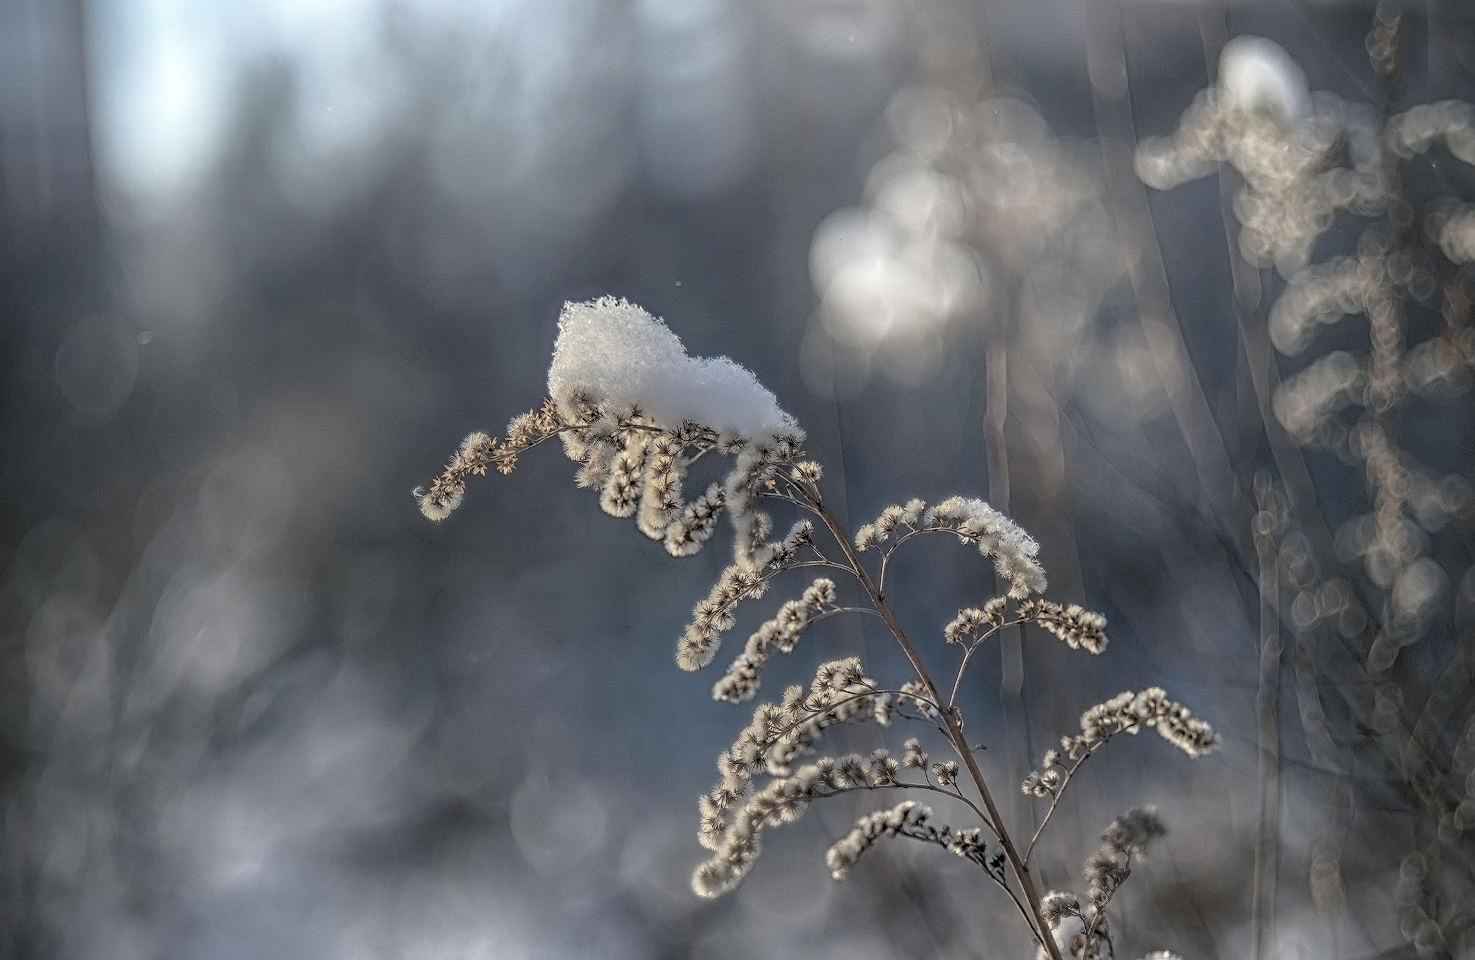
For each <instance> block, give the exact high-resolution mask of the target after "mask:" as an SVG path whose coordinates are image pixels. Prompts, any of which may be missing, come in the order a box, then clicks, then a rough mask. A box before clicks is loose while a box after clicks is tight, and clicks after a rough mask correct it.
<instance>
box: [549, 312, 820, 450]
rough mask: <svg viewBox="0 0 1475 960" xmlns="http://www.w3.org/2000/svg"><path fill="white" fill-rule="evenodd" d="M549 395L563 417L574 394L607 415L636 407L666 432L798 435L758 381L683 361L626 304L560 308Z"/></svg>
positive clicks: (726, 363)
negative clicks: (696, 427) (688, 425)
mask: <svg viewBox="0 0 1475 960" xmlns="http://www.w3.org/2000/svg"><path fill="white" fill-rule="evenodd" d="M548 392H549V395H550V396H552V397H553V401H554V403H556V404H558V406H559V408H560V409H563V410H565V411H566V412H567V411H569V410H570V409H571V408H572V405H573V401H574V398H575V397H576V396H578V395H579V394H583V395H585V396H587V397H588V398H589V399H590V400H592V401H594V402H595V403H596V404H599V405H600V406H603V407H605V408H606V409H608V410H610V411H611V412H615V413H622V412H624V411H627V410H629V409H630V408H631V407H639V408H640V411H641V413H642V415H644V416H646V417H650V418H651V419H653V420H655V421H656V422H657V423H659V424H661V425H663V426H666V427H676V426H679V425H680V424H681V423H683V422H684V421H687V420H691V421H695V422H696V423H700V424H702V425H704V426H707V427H710V428H712V429H713V430H716V431H717V432H718V433H722V434H737V435H739V436H742V437H745V438H748V439H761V438H765V437H774V436H779V435H783V434H792V433H797V432H798V429H799V428H798V425H797V424H796V423H795V422H794V418H793V417H790V416H789V415H788V414H787V413H785V412H784V411H783V410H781V409H780V408H779V405H778V400H777V399H775V398H774V395H773V394H772V393H770V392H769V391H768V389H767V388H766V387H764V386H763V385H762V384H761V383H759V382H758V378H757V377H755V376H753V374H752V373H750V372H749V371H748V370H746V369H745V368H743V367H741V366H739V365H738V364H736V363H733V362H732V361H731V360H729V359H727V358H726V357H713V358H706V357H689V356H687V355H686V348H685V347H683V346H682V345H681V339H680V338H679V337H677V336H676V334H674V333H672V332H671V331H670V329H668V328H667V327H666V325H665V324H664V323H663V322H661V321H660V320H659V319H657V318H655V317H652V316H651V315H650V314H648V313H646V312H645V311H644V310H642V309H641V308H640V307H637V306H635V305H634V304H632V303H629V302H627V301H625V300H621V299H616V298H614V297H604V298H602V299H599V300H594V301H591V302H589V303H567V304H564V307H563V314H562V316H560V317H559V319H558V342H557V344H556V345H555V346H554V348H553V365H552V366H550V367H549V368H548Z"/></svg>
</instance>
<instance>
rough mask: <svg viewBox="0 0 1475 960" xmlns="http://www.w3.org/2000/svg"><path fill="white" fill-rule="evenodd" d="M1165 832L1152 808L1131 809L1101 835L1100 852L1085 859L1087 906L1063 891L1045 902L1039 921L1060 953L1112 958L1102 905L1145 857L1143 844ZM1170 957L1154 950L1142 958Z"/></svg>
mask: <svg viewBox="0 0 1475 960" xmlns="http://www.w3.org/2000/svg"><path fill="white" fill-rule="evenodd" d="M1167 832H1168V829H1167V827H1166V826H1164V825H1163V822H1162V820H1161V818H1159V817H1158V814H1157V808H1155V807H1134V808H1133V809H1131V810H1128V811H1127V812H1126V813H1124V814H1122V815H1121V816H1120V817H1118V818H1117V819H1115V820H1113V821H1112V822H1111V825H1110V826H1108V827H1107V828H1106V829H1105V830H1103V831H1102V833H1101V846H1100V848H1099V849H1097V851H1096V852H1095V853H1093V854H1091V856H1090V857H1089V858H1087V860H1086V867H1085V876H1086V884H1087V886H1088V888H1089V893H1088V896H1089V898H1090V903H1088V904H1086V905H1085V906H1084V907H1082V905H1081V901H1080V898H1079V897H1077V896H1076V895H1075V894H1073V893H1069V892H1065V893H1060V892H1056V893H1051V894H1050V895H1049V896H1048V897H1046V898H1045V902H1044V906H1045V910H1044V913H1045V919H1046V920H1047V921H1048V922H1049V924H1050V929H1051V931H1052V932H1053V933H1054V935H1055V939H1056V942H1057V943H1058V944H1059V945H1060V948H1061V950H1062V951H1063V952H1065V953H1066V954H1067V955H1068V956H1071V957H1077V958H1080V960H1105V958H1107V957H1111V956H1114V955H1115V951H1114V949H1113V946H1112V942H1111V929H1110V925H1109V923H1108V922H1107V915H1106V906H1107V904H1108V903H1110V902H1111V898H1112V897H1113V896H1114V895H1115V894H1116V892H1117V891H1118V890H1120V889H1121V887H1122V884H1124V883H1126V882H1127V878H1128V877H1129V876H1131V874H1132V864H1133V862H1134V861H1136V860H1141V859H1142V858H1143V857H1145V856H1146V855H1147V847H1148V845H1149V844H1150V843H1152V841H1154V840H1156V839H1158V838H1159V837H1162V836H1164V835H1166V834H1167ZM1172 956H1173V955H1172V954H1170V953H1167V952H1166V951H1159V952H1157V953H1152V954H1148V955H1147V957H1144V958H1143V960H1152V958H1154V957H1172Z"/></svg>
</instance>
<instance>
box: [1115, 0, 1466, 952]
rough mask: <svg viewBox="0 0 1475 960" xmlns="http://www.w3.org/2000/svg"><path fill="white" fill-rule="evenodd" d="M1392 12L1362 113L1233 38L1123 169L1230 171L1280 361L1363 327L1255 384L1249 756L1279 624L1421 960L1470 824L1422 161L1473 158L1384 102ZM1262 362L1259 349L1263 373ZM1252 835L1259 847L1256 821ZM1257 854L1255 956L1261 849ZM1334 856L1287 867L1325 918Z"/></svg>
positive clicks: (1327, 846) (1447, 342) (1453, 359)
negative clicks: (1253, 668)
mask: <svg viewBox="0 0 1475 960" xmlns="http://www.w3.org/2000/svg"><path fill="white" fill-rule="evenodd" d="M1401 28H1402V18H1401V16H1400V14H1399V12H1398V11H1397V10H1396V9H1394V8H1393V7H1391V6H1389V5H1386V4H1385V5H1382V6H1380V7H1379V8H1378V12H1377V14H1376V17H1375V19H1374V22H1373V26H1372V30H1371V32H1370V33H1369V35H1368V37H1367V50H1368V53H1369V57H1370V61H1371V65H1372V68H1373V71H1374V73H1375V74H1376V75H1377V76H1378V77H1379V78H1381V95H1380V98H1379V102H1378V103H1376V104H1375V105H1355V104H1348V103H1345V102H1343V101H1342V100H1340V99H1339V98H1336V97H1334V96H1331V95H1329V94H1324V93H1315V94H1312V93H1310V91H1309V88H1308V85H1307V81H1306V78H1305V75H1304V74H1302V72H1301V71H1300V68H1299V67H1297V66H1296V64H1295V63H1294V62H1293V61H1292V60H1291V59H1290V57H1289V56H1288V55H1287V54H1286V53H1285V52H1284V51H1283V50H1281V49H1280V48H1279V47H1277V46H1276V45H1275V44H1273V43H1271V42H1270V41H1267V40H1260V39H1258V38H1239V39H1237V40H1235V41H1232V42H1231V43H1230V44H1229V45H1228V46H1226V47H1225V49H1224V52H1223V55H1222V57H1221V59H1220V67H1219V81H1218V83H1217V84H1216V85H1215V86H1214V87H1211V88H1210V89H1208V90H1206V91H1204V92H1203V93H1201V94H1200V95H1199V97H1198V98H1197V99H1196V100H1195V101H1194V103H1193V105H1192V106H1191V107H1190V108H1189V110H1188V111H1187V113H1185V114H1184V115H1183V117H1182V119H1181V121H1180V124H1179V127H1178V129H1177V130H1176V131H1175V132H1174V133H1173V134H1172V135H1171V136H1170V137H1168V138H1165V139H1162V140H1156V141H1150V142H1148V143H1145V144H1144V145H1143V147H1142V149H1141V151H1140V152H1139V154H1138V158H1137V159H1138V171H1139V174H1140V175H1141V176H1142V178H1143V179H1144V180H1145V181H1146V182H1147V183H1149V184H1150V185H1152V186H1155V187H1159V188H1162V189H1167V188H1169V187H1172V186H1174V185H1176V184H1178V183H1181V182H1183V181H1186V180H1189V179H1192V178H1195V177H1198V176H1202V175H1204V174H1206V173H1209V172H1211V171H1212V170H1213V169H1214V168H1215V167H1216V166H1217V165H1218V164H1220V163H1226V164H1228V165H1229V166H1230V167H1232V168H1233V170H1234V171H1235V172H1236V173H1237V175H1238V177H1239V178H1240V179H1241V180H1242V182H1243V183H1242V188H1241V189H1240V190H1239V192H1238V194H1237V195H1236V196H1235V197H1234V199H1233V205H1232V206H1233V212H1234V214H1235V215H1236V216H1237V218H1238V219H1239V221H1240V231H1239V249H1240V253H1241V255H1242V256H1243V258H1244V259H1245V260H1246V261H1247V262H1248V263H1249V264H1250V265H1251V266H1253V267H1269V266H1274V267H1276V268H1278V270H1279V271H1280V272H1281V273H1282V274H1283V275H1284V276H1286V277H1288V282H1287V284H1286V285H1285V288H1284V290H1283V292H1281V294H1280V295H1279V297H1278V298H1277V299H1276V300H1275V301H1274V304H1273V306H1271V307H1270V309H1269V310H1268V313H1260V314H1258V315H1257V316H1252V317H1248V318H1246V327H1247V329H1246V331H1245V336H1246V337H1247V338H1256V337H1258V338H1261V339H1265V338H1268V340H1269V342H1270V343H1271V344H1273V345H1274V347H1275V349H1276V350H1277V351H1279V352H1280V353H1281V354H1282V355H1284V356H1285V357H1286V358H1288V366H1289V365H1290V361H1291V360H1292V359H1293V358H1297V357H1299V356H1301V355H1302V354H1303V353H1304V352H1306V351H1307V350H1308V348H1309V347H1311V346H1312V344H1314V343H1315V342H1317V340H1319V339H1322V338H1323V337H1324V336H1325V337H1330V336H1332V335H1333V334H1332V333H1331V332H1330V331H1329V330H1328V328H1332V327H1338V328H1345V327H1347V326H1348V324H1344V323H1342V321H1344V320H1345V319H1346V318H1350V317H1359V316H1360V317H1362V318H1364V319H1365V320H1366V332H1365V335H1363V334H1357V335H1353V334H1352V333H1351V332H1350V331H1347V330H1345V329H1338V330H1337V331H1336V332H1335V335H1336V336H1338V338H1339V340H1340V343H1341V344H1344V345H1345V346H1344V347H1343V348H1341V349H1335V350H1329V351H1326V352H1323V353H1322V354H1321V355H1319V356H1317V357H1316V358H1315V359H1314V360H1312V361H1311V362H1310V363H1304V364H1302V363H1299V362H1297V363H1296V364H1295V366H1294V367H1292V369H1294V372H1293V373H1292V374H1291V375H1289V376H1288V377H1286V379H1285V380H1284V381H1283V382H1281V383H1280V384H1279V385H1278V386H1277V387H1274V390H1273V395H1267V396H1266V398H1265V399H1266V400H1269V401H1270V402H1269V404H1268V406H1269V407H1270V410H1268V411H1266V412H1267V413H1270V412H1271V411H1273V416H1267V423H1266V427H1267V429H1268V430H1270V431H1271V446H1272V448H1273V449H1274V450H1275V452H1276V454H1277V457H1276V460H1277V462H1276V473H1278V474H1279V477H1280V480H1281V481H1283V482H1279V483H1277V482H1272V480H1271V478H1270V474H1269V473H1264V474H1262V476H1261V477H1260V479H1259V480H1258V481H1257V484H1256V486H1257V496H1258V500H1259V504H1258V509H1257V510H1256V512H1255V520H1254V535H1255V541H1256V546H1257V549H1258V552H1259V555H1260V562H1261V569H1262V575H1261V598H1262V611H1263V614H1262V616H1263V617H1264V618H1265V619H1266V622H1267V625H1268V626H1267V632H1266V634H1265V635H1266V644H1265V651H1266V653H1265V656H1266V660H1265V667H1266V672H1265V673H1263V674H1262V690H1261V697H1262V701H1264V703H1263V707H1264V709H1265V710H1268V711H1269V713H1263V711H1262V713H1263V717H1262V777H1272V778H1273V777H1274V776H1275V775H1276V769H1275V765H1276V764H1278V756H1271V757H1270V762H1271V767H1270V768H1268V769H1267V767H1266V765H1265V757H1266V754H1265V751H1266V750H1273V749H1274V745H1273V740H1274V726H1273V724H1274V720H1273V714H1274V712H1275V710H1276V709H1277V708H1276V706H1275V704H1276V701H1277V700H1278V682H1279V681H1278V677H1279V672H1280V658H1281V649H1280V641H1279V635H1278V622H1282V621H1283V622H1284V623H1285V624H1286V625H1287V626H1288V627H1289V629H1290V631H1291V632H1292V633H1293V635H1294V636H1295V640H1296V660H1295V675H1296V693H1297V697H1298V700H1299V707H1300V714H1301V717H1302V721H1303V728H1304V731H1305V734H1306V741H1307V746H1308V748H1309V752H1310V754H1311V756H1312V758H1313V760H1314V762H1315V763H1316V764H1317V765H1318V766H1319V767H1320V768H1321V769H1323V770H1324V771H1326V772H1327V773H1330V774H1332V775H1333V776H1334V777H1336V778H1342V777H1349V776H1350V775H1351V770H1352V764H1353V762H1354V758H1355V756H1356V754H1357V753H1358V752H1359V747H1360V746H1364V745H1371V746H1375V747H1377V748H1378V751H1379V752H1380V753H1381V754H1382V756H1383V763H1384V764H1385V767H1384V770H1385V776H1386V778H1387V779H1388V780H1389V781H1391V782H1393V783H1395V784H1397V785H1398V790H1399V792H1400V793H1401V794H1402V798H1403V801H1404V803H1405V805H1406V808H1407V811H1408V817H1407V823H1408V825H1409V827H1410V830H1409V833H1410V839H1411V841H1412V844H1413V847H1414V849H1413V851H1412V852H1409V853H1407V855H1406V856H1404V858H1403V860H1402V864H1401V867H1400V870H1399V874H1400V879H1399V880H1398V884H1397V890H1396V891H1395V893H1394V897H1395V900H1396V903H1397V904H1398V907H1399V909H1400V911H1401V917H1400V929H1401V930H1402V932H1403V934H1404V936H1405V937H1406V938H1407V939H1408V941H1409V942H1410V944H1412V945H1413V947H1414V948H1415V950H1416V952H1417V953H1418V955H1419V956H1421V957H1450V956H1464V955H1467V952H1468V951H1469V950H1470V949H1472V947H1475V912H1472V910H1471V909H1470V906H1469V905H1470V904H1471V903H1472V902H1475V855H1472V847H1471V845H1470V843H1469V838H1468V832H1467V831H1469V830H1470V829H1471V828H1472V827H1475V777H1469V776H1467V775H1468V774H1469V773H1470V771H1471V768H1472V766H1475V750H1472V749H1471V744H1475V704H1472V703H1471V701H1470V698H1469V696H1468V692H1469V689H1470V684H1471V680H1472V677H1475V673H1472V661H1471V657H1470V653H1469V650H1470V648H1471V641H1472V636H1471V632H1470V630H1471V624H1470V620H1469V614H1468V604H1469V598H1470V597H1472V596H1475V572H1472V567H1471V553H1470V547H1469V544H1470V540H1469V533H1470V521H1471V519H1472V516H1475V490H1472V486H1471V482H1470V479H1469V478H1468V477H1467V476H1466V475H1464V474H1463V473H1462V472H1461V471H1462V470H1463V469H1464V468H1465V467H1466V466H1467V465H1468V456H1465V457H1456V458H1455V459H1454V461H1452V460H1451V458H1450V457H1449V456H1448V455H1447V451H1444V450H1441V449H1440V445H1441V444H1443V443H1446V442H1450V441H1451V440H1453V442H1454V443H1456V444H1458V443H1460V442H1461V439H1460V438H1450V437H1448V436H1447V435H1441V434H1439V433H1438V431H1439V428H1440V427H1441V425H1442V424H1447V423H1450V422H1451V420H1449V419H1446V417H1447V414H1446V413H1444V412H1442V411H1441V407H1443V408H1445V409H1446V410H1447V409H1448V408H1450V407H1451V406H1454V407H1457V408H1458V407H1459V406H1460V405H1463V409H1464V410H1465V411H1468V409H1469V406H1468V397H1469V388H1470V385H1471V379H1472V377H1471V374H1472V366H1475V329H1472V327H1471V310H1470V303H1471V297H1470V291H1469V283H1468V274H1467V272H1466V268H1465V267H1464V265H1465V264H1468V263H1470V262H1471V261H1472V260H1475V204H1471V203H1469V202H1463V203H1462V202H1459V201H1458V200H1457V199H1456V198H1455V197H1454V196H1453V189H1452V188H1451V186H1450V182H1451V181H1450V180H1449V179H1448V178H1446V177H1445V176H1444V173H1443V171H1445V170H1448V169H1450V168H1452V167H1458V166H1460V165H1461V164H1464V165H1469V164H1475V108H1472V107H1471V106H1470V105H1468V104H1464V103H1459V102H1454V101H1444V102H1440V103H1433V104H1417V105H1409V104H1405V103H1402V102H1401V97H1402V96H1403V89H1402V84H1401V80H1400V70H1399V37H1400V31H1401ZM1411 185H1417V188H1415V186H1411ZM1431 195H1432V196H1431ZM1348 218H1357V219H1359V220H1360V221H1361V223H1362V227H1361V233H1360V237H1359V238H1358V240H1357V242H1356V246H1355V250H1353V251H1351V252H1348V253H1346V254H1345V255H1342V256H1333V257H1330V258H1327V259H1324V260H1322V261H1321V262H1317V263H1311V260H1312V257H1313V254H1314V252H1315V251H1316V250H1317V249H1318V244H1319V243H1320V242H1321V241H1322V240H1323V238H1324V237H1326V236H1327V232H1328V230H1329V228H1330V227H1332V225H1333V224H1334V223H1336V222H1338V220H1339V219H1340V220H1342V221H1346V220H1347V219H1348ZM1323 331H1328V332H1327V333H1326V334H1323ZM1364 343H1365V346H1363V345H1362V344H1364ZM1266 353H1267V356H1268V349H1267V351H1266ZM1278 373H1279V370H1278V368H1276V367H1274V366H1273V361H1272V368H1271V369H1270V370H1268V371H1266V374H1267V380H1268V382H1270V383H1271V384H1273V383H1274V380H1275V378H1276V376H1277V374H1278ZM1453 422H1458V421H1453ZM1277 426H1278V427H1279V429H1280V430H1283V431H1284V433H1283V434H1276V432H1275V429H1276V427H1277ZM1431 434H1433V435H1435V436H1436V437H1437V439H1434V440H1432V441H1431V440H1430V439H1429V438H1430V436H1431ZM1298 448H1299V449H1304V450H1315V451H1324V452H1327V453H1330V454H1332V455H1334V456H1335V457H1336V458H1337V459H1338V460H1340V461H1341V462H1342V463H1343V464H1346V465H1348V466H1349V467H1351V468H1353V469H1354V470H1355V471H1356V472H1357V473H1358V474H1360V475H1361V477H1362V479H1363V481H1364V484H1365V489H1366V494H1367V500H1366V502H1365V504H1364V509H1363V510H1362V511H1360V512H1357V513H1355V514H1354V515H1353V516H1351V517H1349V518H1347V519H1345V520H1342V521H1341V522H1340V523H1336V524H1335V529H1334V530H1333V529H1332V526H1333V524H1332V521H1331V517H1332V516H1333V515H1334V513H1333V511H1331V510H1329V509H1327V507H1326V505H1325V503H1324V502H1323V497H1322V490H1324V489H1325V488H1326V487H1327V486H1328V485H1329V484H1330V483H1331V482H1332V479H1331V478H1330V477H1329V476H1328V475H1327V474H1325V473H1323V474H1322V475H1321V476H1319V477H1317V478H1316V479H1315V480H1313V478H1312V475H1311V473H1310V472H1309V471H1308V468H1307V466H1306V465H1305V463H1304V462H1303V461H1302V460H1301V458H1300V455H1299V453H1298V452H1297V450H1298ZM1452 463H1453V467H1452V466H1451V464H1452ZM1282 588H1286V589H1282ZM1461 598H1463V599H1461ZM1265 723H1269V724H1270V727H1269V730H1270V736H1269V740H1270V743H1268V744H1267V743H1266V739H1267V738H1266V736H1265V735H1264V730H1265V728H1264V727H1263V724H1265ZM1262 786H1263V784H1262ZM1263 796H1264V792H1263V791H1262V797H1263ZM1334 796H1335V798H1336V799H1334V801H1333V803H1334V805H1335V804H1337V803H1342V802H1343V801H1342V800H1341V799H1340V797H1341V791H1334ZM1268 802H1270V803H1273V802H1274V801H1273V799H1272V800H1269V801H1268ZM1262 813H1263V811H1262ZM1332 819H1333V821H1335V820H1337V819H1338V818H1336V817H1333V818H1332ZM1261 841H1262V846H1265V845H1268V844H1269V845H1273V841H1274V838H1273V835H1271V834H1270V832H1269V831H1268V829H1267V828H1266V827H1265V823H1264V820H1263V819H1262V838H1261ZM1405 849H1407V848H1405ZM1257 859H1258V860H1260V861H1263V862H1261V864H1260V866H1259V867H1258V868H1257V887H1259V888H1260V889H1259V890H1257V897H1256V904H1257V917H1256V925H1257V927H1258V928H1260V931H1261V938H1262V939H1261V950H1260V954H1261V955H1264V954H1265V953H1266V951H1267V949H1268V943H1269V941H1268V934H1265V933H1264V931H1265V930H1267V929H1268V928H1269V926H1270V911H1273V901H1274V894H1273V882H1274V880H1273V877H1274V866H1273V852H1272V853H1271V854H1270V856H1269V859H1268V861H1266V860H1265V859H1264V858H1261V857H1257ZM1340 861H1341V854H1340V852H1339V847H1338V845H1337V843H1336V841H1335V838H1334V837H1332V836H1331V835H1330V833H1329V834H1328V835H1327V836H1325V837H1323V838H1322V841H1321V842H1318V844H1317V845H1316V851H1315V854H1314V858H1313V863H1312V868H1311V873H1310V877H1309V878H1308V879H1309V889H1310V894H1311V898H1312V900H1313V902H1314V903H1315V905H1316V906H1317V907H1318V909H1320V910H1322V911H1323V912H1327V913H1329V912H1331V911H1334V910H1336V909H1338V908H1340V907H1341V905H1342V904H1343V902H1344V900H1345V889H1344V883H1343V879H1342V874H1341V863H1340ZM1267 886H1268V888H1269V889H1268V890H1267V889H1265V888H1266V887H1267Z"/></svg>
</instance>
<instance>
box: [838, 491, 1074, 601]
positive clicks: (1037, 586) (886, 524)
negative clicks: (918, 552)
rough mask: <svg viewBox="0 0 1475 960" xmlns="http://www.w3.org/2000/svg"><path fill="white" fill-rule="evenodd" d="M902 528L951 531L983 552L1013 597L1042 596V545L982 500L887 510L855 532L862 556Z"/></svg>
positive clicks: (918, 503) (912, 503)
mask: <svg viewBox="0 0 1475 960" xmlns="http://www.w3.org/2000/svg"><path fill="white" fill-rule="evenodd" d="M898 527H906V528H907V530H908V532H909V533H929V532H933V531H945V532H949V533H953V534H955V535H956V536H957V538H958V540H959V541H961V542H962V543H973V544H977V545H978V552H979V553H981V554H983V555H984V556H985V557H988V558H990V559H991V560H993V562H994V572H995V573H997V574H998V575H999V577H1000V578H1002V579H1003V580H1005V581H1007V582H1008V584H1009V596H1010V597H1012V598H1014V599H1016V600H1019V599H1023V598H1025V597H1027V596H1029V595H1030V594H1031V593H1041V592H1043V591H1044V589H1045V586H1046V580H1045V570H1044V568H1043V567H1041V566H1040V562H1039V560H1037V559H1036V557H1037V555H1038V554H1039V552H1040V545H1039V544H1038V543H1036V542H1035V540H1034V538H1033V537H1031V536H1030V535H1029V534H1027V533H1025V532H1024V530H1023V529H1021V528H1020V527H1019V525H1018V524H1016V523H1015V522H1014V521H1012V520H1010V519H1009V518H1008V517H1006V516H1004V515H1003V514H1002V513H1000V512H999V511H997V510H995V509H994V508H993V507H991V506H989V505H988V504H987V503H985V502H984V501H982V500H978V499H970V498H966V497H950V498H948V499H947V500H944V501H943V502H942V503H939V504H937V505H936V506H935V507H932V508H931V509H926V504H925V503H923V502H922V501H921V500H910V501H908V502H907V505H906V506H904V507H897V506H892V507H887V508H886V509H885V510H883V511H882V512H881V516H879V517H878V518H876V521H875V522H874V523H868V524H865V525H864V526H862V527H861V528H860V529H859V530H857V531H856V532H855V548H856V549H857V550H859V551H861V552H862V553H864V552H865V551H867V550H870V549H872V548H875V547H878V546H880V545H881V544H883V543H885V542H886V540H887V539H888V538H889V537H890V536H891V534H892V532H893V531H895V530H896V529H897V528H898Z"/></svg>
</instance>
